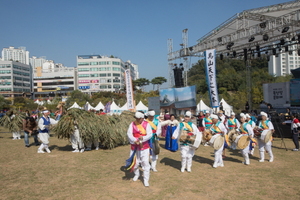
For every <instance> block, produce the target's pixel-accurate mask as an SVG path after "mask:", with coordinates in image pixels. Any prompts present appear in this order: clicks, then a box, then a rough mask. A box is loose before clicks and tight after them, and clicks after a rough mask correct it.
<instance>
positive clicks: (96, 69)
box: [90, 68, 98, 72]
mask: <svg viewBox="0 0 300 200" xmlns="http://www.w3.org/2000/svg"><path fill="white" fill-rule="evenodd" d="M90 71H91V72H95V71H98V68H90Z"/></svg>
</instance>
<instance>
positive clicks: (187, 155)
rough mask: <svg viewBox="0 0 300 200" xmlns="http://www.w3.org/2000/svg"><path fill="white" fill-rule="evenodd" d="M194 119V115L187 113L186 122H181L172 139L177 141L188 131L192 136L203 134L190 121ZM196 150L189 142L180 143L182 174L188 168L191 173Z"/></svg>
mask: <svg viewBox="0 0 300 200" xmlns="http://www.w3.org/2000/svg"><path fill="white" fill-rule="evenodd" d="M191 117H192V113H191V112H190V111H187V112H186V113H185V116H184V121H183V122H181V123H180V124H179V125H178V126H177V128H176V130H175V131H174V133H173V137H172V139H177V138H178V137H180V134H181V132H182V131H187V132H188V133H189V134H191V135H196V134H201V135H202V133H201V132H199V130H198V128H197V126H196V125H195V124H193V123H192V122H191V121H190V120H191ZM201 138H202V137H201ZM195 150H196V149H195V148H194V147H192V146H190V144H189V142H188V141H185V142H182V141H181V142H180V152H181V172H184V170H185V168H186V167H187V171H188V172H191V170H192V169H191V168H192V159H193V156H194V154H195Z"/></svg>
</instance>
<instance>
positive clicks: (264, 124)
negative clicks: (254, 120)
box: [261, 121, 269, 129]
mask: <svg viewBox="0 0 300 200" xmlns="http://www.w3.org/2000/svg"><path fill="white" fill-rule="evenodd" d="M261 125H262V126H263V127H264V129H268V128H269V127H268V126H267V124H266V121H262V122H261Z"/></svg>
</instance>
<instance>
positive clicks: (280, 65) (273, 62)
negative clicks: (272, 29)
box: [268, 46, 300, 76]
mask: <svg viewBox="0 0 300 200" xmlns="http://www.w3.org/2000/svg"><path fill="white" fill-rule="evenodd" d="M290 48H293V49H290V51H289V52H284V53H280V54H278V56H277V57H276V56H274V55H272V56H270V61H269V63H268V71H269V74H271V75H273V76H285V75H288V74H291V70H293V69H297V68H299V67H300V56H298V52H297V51H295V50H296V47H295V46H294V47H292V46H290ZM292 50H294V51H292Z"/></svg>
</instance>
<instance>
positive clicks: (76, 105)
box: [68, 102, 81, 110]
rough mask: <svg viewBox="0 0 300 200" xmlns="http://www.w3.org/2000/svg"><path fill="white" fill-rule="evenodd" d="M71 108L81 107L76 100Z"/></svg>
mask: <svg viewBox="0 0 300 200" xmlns="http://www.w3.org/2000/svg"><path fill="white" fill-rule="evenodd" d="M71 108H79V109H81V107H80V106H79V105H78V104H77V103H76V102H74V103H73V105H72V106H71V107H70V108H68V110H69V109H71Z"/></svg>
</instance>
